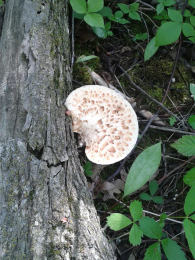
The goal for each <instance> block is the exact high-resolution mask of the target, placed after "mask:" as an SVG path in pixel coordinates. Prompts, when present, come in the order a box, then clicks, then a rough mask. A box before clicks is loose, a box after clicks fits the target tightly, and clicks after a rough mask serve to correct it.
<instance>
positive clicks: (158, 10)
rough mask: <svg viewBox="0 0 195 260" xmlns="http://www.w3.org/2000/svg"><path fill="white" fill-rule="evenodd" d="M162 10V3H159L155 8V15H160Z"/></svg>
mask: <svg viewBox="0 0 195 260" xmlns="http://www.w3.org/2000/svg"><path fill="white" fill-rule="evenodd" d="M163 10H164V5H163V4H162V3H160V4H158V5H157V6H156V12H157V14H160V13H162V11H163Z"/></svg>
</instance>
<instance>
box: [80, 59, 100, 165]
mask: <svg viewBox="0 0 195 260" xmlns="http://www.w3.org/2000/svg"><path fill="white" fill-rule="evenodd" d="M92 59H98V57H97V56H95V55H89V56H85V55H81V56H80V57H78V58H77V60H76V63H79V62H85V61H89V60H92ZM89 163H90V162H87V164H88V165H89Z"/></svg>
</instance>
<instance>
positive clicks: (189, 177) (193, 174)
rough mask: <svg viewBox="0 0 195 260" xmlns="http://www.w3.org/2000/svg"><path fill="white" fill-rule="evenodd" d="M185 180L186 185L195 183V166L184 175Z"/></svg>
mask: <svg viewBox="0 0 195 260" xmlns="http://www.w3.org/2000/svg"><path fill="white" fill-rule="evenodd" d="M183 181H184V183H185V184H186V185H189V186H192V185H195V168H192V169H190V170H189V171H187V172H186V174H185V175H184V178H183Z"/></svg>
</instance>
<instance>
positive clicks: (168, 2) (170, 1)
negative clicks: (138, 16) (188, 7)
mask: <svg viewBox="0 0 195 260" xmlns="http://www.w3.org/2000/svg"><path fill="white" fill-rule="evenodd" d="M175 3H176V1H175V0H164V1H163V4H164V6H171V5H174V4H175Z"/></svg>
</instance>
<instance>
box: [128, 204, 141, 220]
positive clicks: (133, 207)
mask: <svg viewBox="0 0 195 260" xmlns="http://www.w3.org/2000/svg"><path fill="white" fill-rule="evenodd" d="M129 210H130V213H131V216H132V218H133V221H134V222H135V221H137V220H139V219H140V218H141V217H142V215H143V209H142V203H141V202H140V201H138V200H134V201H133V202H131V204H130V207H129Z"/></svg>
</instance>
